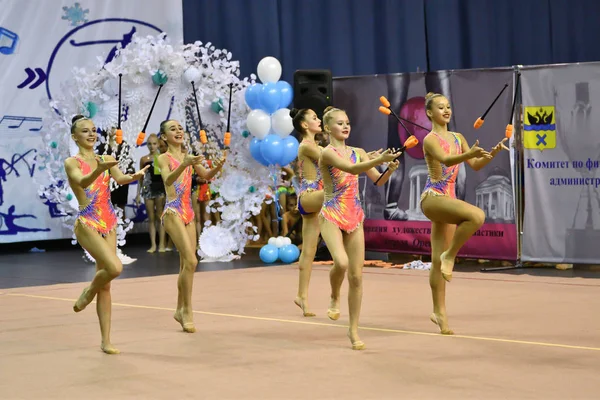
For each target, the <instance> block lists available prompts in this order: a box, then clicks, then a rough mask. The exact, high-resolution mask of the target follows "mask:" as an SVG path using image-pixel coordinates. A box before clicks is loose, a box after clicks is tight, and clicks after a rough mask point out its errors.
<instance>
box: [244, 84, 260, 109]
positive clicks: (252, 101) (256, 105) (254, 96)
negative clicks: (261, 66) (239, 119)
mask: <svg viewBox="0 0 600 400" xmlns="http://www.w3.org/2000/svg"><path fill="white" fill-rule="evenodd" d="M261 93H262V84H261V83H253V84H252V85H250V86H248V87H247V88H246V93H245V94H244V98H245V99H246V104H247V105H248V107H250V109H252V110H260V109H261V108H262V106H261V104H260V96H261Z"/></svg>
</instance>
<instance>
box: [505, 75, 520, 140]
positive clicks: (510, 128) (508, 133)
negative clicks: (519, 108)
mask: <svg viewBox="0 0 600 400" xmlns="http://www.w3.org/2000/svg"><path fill="white" fill-rule="evenodd" d="M520 85H521V73H520V72H517V85H516V87H515V95H514V97H513V105H512V111H511V112H510V120H508V125H506V130H505V131H504V135H505V136H506V137H507V138H509V139H510V138H511V136H512V134H513V126H512V120H513V116H514V115H515V106H516V105H517V93H519V87H520Z"/></svg>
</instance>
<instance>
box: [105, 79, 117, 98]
mask: <svg viewBox="0 0 600 400" xmlns="http://www.w3.org/2000/svg"><path fill="white" fill-rule="evenodd" d="M102 91H103V92H104V94H106V95H107V96H116V95H117V94H119V81H118V80H116V79H112V78H108V79H107V80H105V81H104V83H103V84H102Z"/></svg>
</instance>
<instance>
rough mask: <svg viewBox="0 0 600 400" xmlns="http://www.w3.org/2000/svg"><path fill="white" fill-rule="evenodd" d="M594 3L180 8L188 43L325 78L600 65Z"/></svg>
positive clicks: (200, 2) (269, 2)
mask: <svg viewBox="0 0 600 400" xmlns="http://www.w3.org/2000/svg"><path fill="white" fill-rule="evenodd" d="M599 15H600V1H599V0H183V22H184V38H185V41H186V42H193V41H196V40H201V41H203V42H212V43H213V44H214V45H215V46H217V47H219V48H226V49H228V50H230V51H231V52H233V56H234V58H235V59H237V60H239V61H240V64H241V69H242V75H243V76H248V75H250V74H251V73H255V72H256V65H257V64H258V62H259V61H260V59H261V58H263V57H266V56H273V57H276V58H277V59H279V61H280V62H281V64H282V66H283V76H282V79H284V80H286V81H288V82H292V76H293V73H294V71H295V70H297V69H313V68H314V69H316V68H319V69H320V68H326V69H330V70H331V71H332V73H333V76H336V77H340V76H355V75H372V74H390V73H398V72H414V71H417V70H421V71H437V70H448V69H468V68H490V67H500V66H509V65H517V64H523V65H532V64H549V63H564V62H586V61H598V60H600V46H598V45H597V43H596V41H597V38H598V37H600V24H599V23H598V16H599Z"/></svg>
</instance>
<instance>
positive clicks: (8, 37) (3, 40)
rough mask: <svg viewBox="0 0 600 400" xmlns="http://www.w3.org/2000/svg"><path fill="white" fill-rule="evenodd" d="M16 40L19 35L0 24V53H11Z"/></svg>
mask: <svg viewBox="0 0 600 400" xmlns="http://www.w3.org/2000/svg"><path fill="white" fill-rule="evenodd" d="M18 41H19V35H17V34H16V33H14V32H12V31H9V30H8V29H6V28H3V27H1V26H0V53H2V54H5V55H9V54H13V53H14V52H15V48H16V47H17V42H18Z"/></svg>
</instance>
